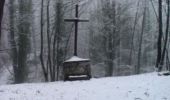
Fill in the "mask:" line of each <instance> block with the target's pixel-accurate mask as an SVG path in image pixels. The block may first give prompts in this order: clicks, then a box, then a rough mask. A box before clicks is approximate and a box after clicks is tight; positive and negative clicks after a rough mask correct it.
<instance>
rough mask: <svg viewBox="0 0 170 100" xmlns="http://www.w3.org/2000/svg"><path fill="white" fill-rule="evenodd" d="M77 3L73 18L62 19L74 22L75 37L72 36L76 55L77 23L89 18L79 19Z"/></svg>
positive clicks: (75, 54)
mask: <svg viewBox="0 0 170 100" xmlns="http://www.w3.org/2000/svg"><path fill="white" fill-rule="evenodd" d="M78 10H79V5H78V4H76V9H75V18H74V19H64V21H65V22H74V23H75V37H74V56H77V37H78V23H79V22H89V20H85V19H79V16H78V14H79V12H78Z"/></svg>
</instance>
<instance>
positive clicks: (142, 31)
mask: <svg viewBox="0 0 170 100" xmlns="http://www.w3.org/2000/svg"><path fill="white" fill-rule="evenodd" d="M144 2H145V5H144V6H145V8H144V11H143V19H142V30H141V36H140V40H139V49H138V62H137V66H136V74H139V73H140V67H141V54H142V42H143V34H144V29H145V19H146V0H145V1H144Z"/></svg>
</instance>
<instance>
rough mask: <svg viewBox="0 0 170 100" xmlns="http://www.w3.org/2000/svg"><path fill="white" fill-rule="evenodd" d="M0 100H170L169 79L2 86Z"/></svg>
mask: <svg viewBox="0 0 170 100" xmlns="http://www.w3.org/2000/svg"><path fill="white" fill-rule="evenodd" d="M0 100H170V76H158V75H157V74H156V73H150V74H143V75H136V76H128V77H112V78H103V79H92V80H90V81H75V82H54V83H41V84H21V85H4V86H0Z"/></svg>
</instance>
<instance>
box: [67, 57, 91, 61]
mask: <svg viewBox="0 0 170 100" xmlns="http://www.w3.org/2000/svg"><path fill="white" fill-rule="evenodd" d="M77 61H89V59H83V58H79V57H77V56H73V57H71V58H70V59H68V60H66V61H65V62H77Z"/></svg>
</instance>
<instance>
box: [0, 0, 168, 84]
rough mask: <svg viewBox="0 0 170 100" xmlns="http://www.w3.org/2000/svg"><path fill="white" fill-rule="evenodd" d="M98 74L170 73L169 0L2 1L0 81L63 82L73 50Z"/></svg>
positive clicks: (0, 13)
mask: <svg viewBox="0 0 170 100" xmlns="http://www.w3.org/2000/svg"><path fill="white" fill-rule="evenodd" d="M76 4H78V5H79V9H78V10H79V13H78V17H81V18H83V19H88V20H89V22H86V23H79V24H78V26H79V27H78V39H77V53H78V54H77V55H78V57H81V58H88V59H90V62H91V66H90V68H91V74H92V77H93V78H100V77H111V76H127V75H135V74H141V73H148V72H154V71H158V72H161V71H170V58H169V57H170V54H169V51H170V48H169V46H170V44H169V43H170V38H169V37H170V35H169V28H170V26H169V22H170V21H169V18H170V17H169V16H170V0H1V1H0V25H1V26H0V27H1V28H0V82H1V81H3V83H5V84H12V83H27V82H28V83H34V82H54V81H61V80H62V77H63V76H62V75H63V62H64V61H66V60H67V59H69V58H71V57H72V56H74V55H73V50H74V40H75V38H74V35H75V34H74V33H75V30H74V29H75V25H74V23H67V22H65V21H64V19H66V18H74V17H75V5H76Z"/></svg>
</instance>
